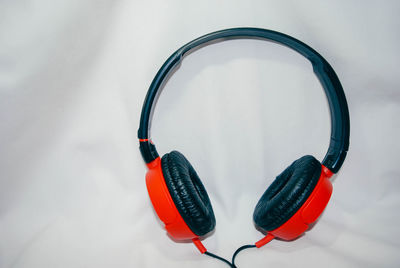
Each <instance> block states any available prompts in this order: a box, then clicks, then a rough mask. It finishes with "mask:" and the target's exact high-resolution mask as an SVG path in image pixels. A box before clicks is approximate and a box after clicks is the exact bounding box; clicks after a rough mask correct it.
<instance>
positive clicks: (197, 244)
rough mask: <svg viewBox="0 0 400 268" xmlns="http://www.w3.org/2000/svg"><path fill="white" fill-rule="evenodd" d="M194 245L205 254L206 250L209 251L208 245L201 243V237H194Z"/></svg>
mask: <svg viewBox="0 0 400 268" xmlns="http://www.w3.org/2000/svg"><path fill="white" fill-rule="evenodd" d="M192 241H193V243H194V245H195V246H196V247H197V249H198V250H199V251H200V253H201V254H204V252H206V251H207V249H206V247H205V246H204V245H203V243H201V241H200V239H198V238H197V237H196V238H193V239H192Z"/></svg>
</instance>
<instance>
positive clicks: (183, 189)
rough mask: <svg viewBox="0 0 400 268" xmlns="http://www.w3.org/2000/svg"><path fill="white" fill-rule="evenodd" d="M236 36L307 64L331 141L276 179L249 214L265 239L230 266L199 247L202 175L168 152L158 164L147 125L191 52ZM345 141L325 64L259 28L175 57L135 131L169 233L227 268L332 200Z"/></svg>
mask: <svg viewBox="0 0 400 268" xmlns="http://www.w3.org/2000/svg"><path fill="white" fill-rule="evenodd" d="M238 38H248V39H262V40H269V41H273V42H276V43H278V44H282V45H285V46H287V47H289V48H291V49H293V50H295V51H297V52H298V53H300V54H301V55H303V56H304V57H306V58H307V59H308V60H309V61H310V62H311V64H312V66H313V70H314V73H315V74H316V76H317V77H318V79H319V81H320V83H321V84H322V87H323V88H324V91H325V94H326V96H327V98H328V103H329V108H330V117H331V138H330V144H329V148H328V151H327V153H326V155H325V157H324V159H323V161H322V164H321V163H320V162H319V161H318V160H316V159H315V158H314V157H313V156H310V155H307V156H303V157H301V158H300V159H298V160H296V161H294V162H293V163H292V164H291V165H290V166H289V167H288V168H286V169H285V170H284V171H283V172H282V173H281V174H280V175H279V176H277V177H276V179H275V181H274V182H273V183H272V184H271V185H270V186H269V187H268V189H267V190H266V191H265V192H264V194H263V195H262V197H261V199H260V200H259V201H258V203H257V205H256V208H255V210H254V214H253V220H254V223H255V225H256V226H257V228H258V229H260V230H261V231H262V232H263V233H266V236H265V237H264V238H262V239H261V240H259V241H258V242H256V243H255V244H253V245H246V246H243V247H241V248H239V249H238V250H237V251H236V252H235V254H234V255H233V258H232V262H229V261H227V260H225V259H223V258H221V257H219V256H217V255H214V254H212V253H210V252H208V251H207V250H206V248H205V247H204V246H203V244H202V243H201V241H200V239H201V238H203V237H204V236H205V235H206V234H208V233H209V232H211V231H212V230H213V229H214V227H215V216H214V212H213V209H212V207H211V203H210V199H209V197H208V195H207V192H206V190H205V188H204V186H203V184H202V182H201V181H200V178H199V176H198V175H197V173H196V171H195V170H194V168H193V167H192V165H191V164H190V163H189V161H188V160H187V159H186V158H185V157H184V156H183V155H182V154H181V153H180V152H177V151H172V152H170V153H167V154H165V155H164V156H163V157H162V158H161V159H160V157H159V155H158V153H157V150H156V148H155V146H154V144H153V142H152V141H151V140H150V137H149V126H150V123H149V122H150V120H151V116H152V108H153V106H154V103H155V99H156V96H157V93H158V92H159V91H160V88H161V87H162V85H163V82H164V81H165V80H166V78H167V76H168V74H171V71H172V70H174V69H175V68H176V67H177V66H178V65H179V63H180V62H181V61H182V58H183V57H184V56H185V55H186V54H187V53H188V52H190V51H193V50H195V49H196V48H199V47H202V46H204V45H207V44H210V43H211V42H212V41H223V40H229V39H238ZM349 135H350V120H349V111H348V107H347V102H346V97H345V95H344V92H343V88H342V85H341V84H340V81H339V79H338V77H337V75H336V73H335V71H334V70H333V68H332V67H331V66H330V65H329V63H328V62H327V61H326V60H325V59H324V58H323V57H322V56H321V55H320V54H318V52H316V51H315V50H314V49H312V48H311V47H309V46H308V45H306V44H304V43H303V42H301V41H299V40H297V39H295V38H293V37H291V36H288V35H286V34H282V33H279V32H275V31H271V30H266V29H260V28H232V29H226V30H221V31H217V32H213V33H210V34H207V35H204V36H202V37H199V38H197V39H195V40H193V41H191V42H189V43H187V44H186V45H184V46H183V47H181V48H180V49H178V50H177V51H176V52H175V53H173V54H172V55H171V56H170V57H169V58H168V59H167V61H166V62H165V63H164V64H163V65H162V67H161V69H160V70H159V71H158V73H157V74H156V76H155V77H154V79H153V82H152V83H151V85H150V88H149V90H148V92H147V95H146V98H145V101H144V104H143V108H142V113H141V117H140V126H139V130H138V138H139V142H140V152H141V154H142V157H143V159H144V161H145V162H146V164H147V167H148V169H149V170H148V172H147V175H146V185H147V190H148V192H149V195H150V199H151V202H152V204H153V206H154V209H155V211H156V213H157V215H158V217H159V218H160V219H161V221H162V222H164V224H165V229H166V230H167V232H168V234H169V235H170V236H171V237H172V238H173V239H174V240H176V241H182V240H189V241H190V240H192V241H193V242H194V244H195V245H196V247H197V248H198V249H199V250H200V252H201V253H205V254H207V255H209V256H212V257H214V258H217V259H220V260H222V261H224V262H225V263H227V264H228V265H230V266H231V267H236V266H235V264H234V261H235V256H236V255H237V253H238V252H239V251H240V250H242V249H245V248H250V247H257V248H259V247H261V246H263V245H265V244H266V243H268V242H269V241H271V240H272V239H274V238H279V239H283V240H293V239H295V238H297V237H299V236H300V235H301V234H302V233H303V232H305V231H306V230H307V229H308V228H309V226H310V224H312V223H314V222H315V221H316V220H317V219H318V217H319V216H320V215H321V213H322V212H323V210H324V208H325V207H326V205H327V204H328V201H329V199H330V196H331V194H332V184H331V182H330V180H329V178H330V177H331V176H332V175H333V174H334V173H337V172H338V171H339V169H340V167H341V166H342V164H343V162H344V159H345V157H346V153H347V150H348V147H349Z"/></svg>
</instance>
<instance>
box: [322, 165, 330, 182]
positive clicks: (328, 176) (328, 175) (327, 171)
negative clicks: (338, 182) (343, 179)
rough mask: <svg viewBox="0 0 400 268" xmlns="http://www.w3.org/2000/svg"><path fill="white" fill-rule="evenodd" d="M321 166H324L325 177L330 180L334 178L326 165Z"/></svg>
mask: <svg viewBox="0 0 400 268" xmlns="http://www.w3.org/2000/svg"><path fill="white" fill-rule="evenodd" d="M321 166H322V171H323V172H324V173H325V175H326V177H327V178H328V179H329V178H330V177H332V176H333V172H332V171H331V170H330V169H329V168H327V167H326V166H324V165H321Z"/></svg>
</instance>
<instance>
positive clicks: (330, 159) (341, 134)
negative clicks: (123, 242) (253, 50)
mask: <svg viewBox="0 0 400 268" xmlns="http://www.w3.org/2000/svg"><path fill="white" fill-rule="evenodd" d="M239 38H247V39H265V40H269V41H274V42H276V43H278V44H281V45H285V46H287V47H289V48H291V49H293V50H295V51H297V52H298V53H300V54H301V55H303V56H304V57H306V58H307V59H308V60H309V61H310V62H311V64H312V66H313V70H314V73H315V74H316V76H317V77H318V79H319V81H320V83H321V85H322V87H323V88H324V91H325V94H326V96H327V98H328V103H329V110H330V116H331V139H330V143H329V148H328V151H327V153H326V155H325V157H324V160H323V161H322V164H323V165H324V166H326V167H327V168H328V169H330V170H331V171H332V172H334V173H336V172H337V171H338V170H339V169H340V167H341V166H342V164H343V161H344V159H345V158H346V153H347V150H348V148H349V135H350V119H349V110H348V107H347V102H346V97H345V95H344V92H343V88H342V85H341V84H340V81H339V78H338V77H337V75H336V73H335V71H334V70H333V68H332V67H331V66H330V65H329V63H328V62H327V61H326V60H325V59H324V58H323V57H322V56H321V55H320V54H318V52H316V51H315V50H314V49H312V48H311V47H309V46H307V45H306V44H304V43H303V42H301V41H299V40H297V39H295V38H293V37H291V36H289V35H286V34H283V33H279V32H275V31H271V30H266V29H260V28H232V29H226V30H222V31H217V32H213V33H210V34H206V35H204V36H202V37H199V38H197V39H195V40H193V41H191V42H189V43H187V44H186V45H184V46H183V47H181V48H180V49H178V50H177V51H176V52H175V53H173V54H172V55H171V56H170V57H169V58H168V59H167V61H166V62H165V63H164V64H163V65H162V67H161V69H160V70H159V71H158V73H157V74H156V76H155V77H154V79H153V82H152V83H151V85H150V88H149V90H148V92H147V95H146V99H145V100H144V104H143V108H142V114H141V116H140V126H139V130H138V138H139V141H140V151H141V153H142V156H143V159H144V160H145V162H146V163H150V162H151V161H153V160H154V159H156V158H157V157H158V153H157V150H156V148H155V146H154V144H153V143H152V142H151V141H150V139H149V127H150V119H151V116H152V109H153V106H154V100H155V99H156V96H157V93H158V91H159V90H160V88H161V87H162V85H163V82H164V80H165V79H166V77H167V76H168V74H169V73H171V71H172V70H174V69H176V67H177V66H178V65H179V63H180V62H181V61H182V58H183V57H184V56H185V54H187V53H188V52H190V51H192V50H194V49H195V48H198V47H200V46H202V45H206V44H207V43H210V42H211V41H215V40H221V41H224V40H230V39H239Z"/></svg>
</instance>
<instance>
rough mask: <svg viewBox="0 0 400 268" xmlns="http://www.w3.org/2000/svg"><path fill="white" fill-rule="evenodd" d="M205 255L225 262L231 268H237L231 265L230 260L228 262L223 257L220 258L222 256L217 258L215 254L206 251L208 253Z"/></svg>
mask: <svg viewBox="0 0 400 268" xmlns="http://www.w3.org/2000/svg"><path fill="white" fill-rule="evenodd" d="M204 254H206V255H208V256H210V257H213V258H216V259H217V260H220V261H223V262H225V263H226V264H228V265H229V267H231V268H236V266H234V265H232V263H230V262H229V261H228V260H226V259H224V258H222V257H220V256H217V255H215V254H212V253H211V252H208V251H206V252H204Z"/></svg>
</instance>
